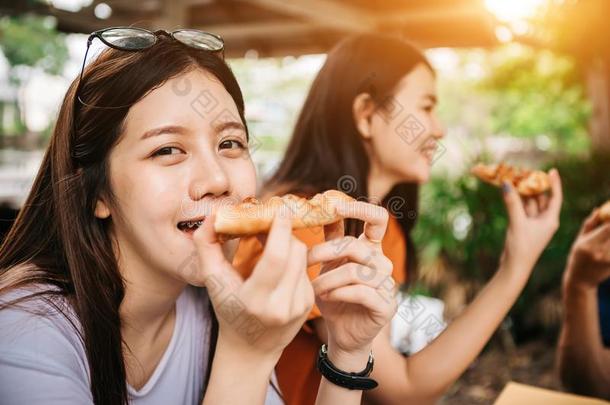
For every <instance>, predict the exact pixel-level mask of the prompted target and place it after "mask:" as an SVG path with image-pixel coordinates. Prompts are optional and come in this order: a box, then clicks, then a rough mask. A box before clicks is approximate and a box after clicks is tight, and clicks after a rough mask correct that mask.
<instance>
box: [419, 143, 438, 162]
mask: <svg viewBox="0 0 610 405" xmlns="http://www.w3.org/2000/svg"><path fill="white" fill-rule="evenodd" d="M436 149H437V147H436V146H428V147H425V148H422V149H421V153H422V155H424V156H425V157H426V158H427V159H428V160H432V159H433V158H434V154H435V153H436Z"/></svg>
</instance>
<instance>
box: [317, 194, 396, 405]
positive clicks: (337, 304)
mask: <svg viewBox="0 0 610 405" xmlns="http://www.w3.org/2000/svg"><path fill="white" fill-rule="evenodd" d="M337 210H338V211H339V213H340V214H341V215H342V216H344V217H350V218H357V219H360V220H362V221H364V222H365V226H364V233H363V234H362V235H360V237H358V238H357V239H356V238H353V237H344V230H343V221H340V222H338V223H335V224H332V225H329V226H326V227H325V229H324V236H325V239H326V242H324V243H322V244H319V245H317V246H314V247H313V248H312V249H311V250H310V252H309V255H308V263H309V264H310V265H311V264H314V263H322V268H321V273H320V275H319V276H318V277H317V278H316V279H315V280H314V281H313V282H312V285H313V287H314V291H315V294H316V303H317V304H318V307H319V308H320V311H321V313H322V316H324V318H325V319H326V321H327V322H326V323H325V325H324V326H325V333H324V334H325V337H328V340H325V341H327V342H328V358H329V360H330V361H331V362H332V363H333V364H334V365H335V367H337V368H339V369H340V370H343V371H345V372H360V371H362V370H363V369H364V368H365V366H366V364H367V361H368V357H369V353H370V351H371V347H372V343H373V340H374V339H375V337H376V336H377V335H378V334H379V333H380V331H381V330H382V328H383V327H384V326H385V325H387V324H388V323H389V321H390V320H391V318H392V316H393V315H394V314H395V312H396V300H395V299H394V297H393V292H394V290H393V287H394V282H393V280H392V278H391V273H392V265H391V262H390V260H389V259H388V258H386V257H385V256H384V255H383V252H382V250H381V244H380V243H379V242H376V241H379V240H381V238H382V237H383V235H384V233H385V229H386V226H387V221H388V213H387V211H386V210H385V209H383V208H381V207H379V206H375V205H371V204H365V203H362V202H354V203H350V204H348V205H346V206H343V207H338V208H337ZM375 367H376V366H375ZM361 400H362V391H359V390H349V389H346V388H342V387H340V386H338V385H334V384H333V383H331V382H330V381H328V380H326V379H325V378H324V377H322V379H321V381H320V386H319V389H318V396H317V398H316V405H335V404H342V405H348V404H360V403H361Z"/></svg>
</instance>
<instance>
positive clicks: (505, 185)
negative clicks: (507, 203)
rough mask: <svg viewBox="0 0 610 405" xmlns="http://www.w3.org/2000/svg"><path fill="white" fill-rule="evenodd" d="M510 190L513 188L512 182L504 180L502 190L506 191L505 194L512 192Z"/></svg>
mask: <svg viewBox="0 0 610 405" xmlns="http://www.w3.org/2000/svg"><path fill="white" fill-rule="evenodd" d="M510 190H511V186H510V184H509V183H508V182H507V181H505V182H503V183H502V191H503V192H504V194H508V193H510Z"/></svg>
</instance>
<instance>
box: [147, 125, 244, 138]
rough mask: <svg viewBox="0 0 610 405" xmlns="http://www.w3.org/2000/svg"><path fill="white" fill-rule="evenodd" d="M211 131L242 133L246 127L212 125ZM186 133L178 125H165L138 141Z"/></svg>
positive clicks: (152, 130) (149, 131)
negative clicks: (231, 130)
mask: <svg viewBox="0 0 610 405" xmlns="http://www.w3.org/2000/svg"><path fill="white" fill-rule="evenodd" d="M213 129H214V132H216V133H221V132H222V131H225V130H227V129H238V130H241V131H244V132H245V131H246V127H244V125H243V124H242V123H241V122H238V121H225V122H221V123H219V124H217V125H214V128H213ZM188 132H189V130H188V129H187V128H185V127H183V126H180V125H165V126H162V127H159V128H154V129H150V130H148V131H146V132H144V134H143V135H142V137H141V138H140V140H144V139H147V138H151V137H154V136H159V135H161V134H178V135H182V134H186V133H188Z"/></svg>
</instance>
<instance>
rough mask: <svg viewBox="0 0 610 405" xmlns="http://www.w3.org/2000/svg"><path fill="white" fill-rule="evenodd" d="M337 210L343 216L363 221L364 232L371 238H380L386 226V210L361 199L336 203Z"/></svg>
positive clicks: (387, 216)
mask: <svg viewBox="0 0 610 405" xmlns="http://www.w3.org/2000/svg"><path fill="white" fill-rule="evenodd" d="M336 208H337V212H338V213H339V215H341V216H343V217H345V218H355V219H359V220H361V221H364V234H365V236H366V237H367V238H368V239H371V240H382V239H383V236H384V235H385V231H386V228H387V226H388V218H389V215H388V211H387V210H386V209H385V208H383V207H380V206H379V205H374V204H369V203H365V202H362V201H352V202H344V203H340V204H337V206H336Z"/></svg>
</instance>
